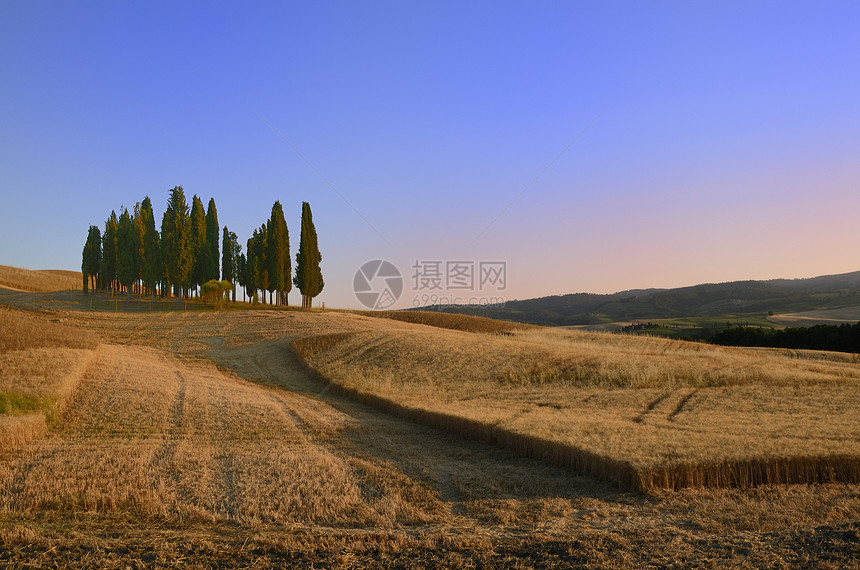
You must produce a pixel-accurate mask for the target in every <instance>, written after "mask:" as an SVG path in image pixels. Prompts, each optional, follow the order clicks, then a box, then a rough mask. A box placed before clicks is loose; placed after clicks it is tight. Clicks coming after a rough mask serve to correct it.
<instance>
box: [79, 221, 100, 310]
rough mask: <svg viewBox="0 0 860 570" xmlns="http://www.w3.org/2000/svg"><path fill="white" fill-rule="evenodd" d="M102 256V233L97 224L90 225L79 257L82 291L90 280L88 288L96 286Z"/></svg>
mask: <svg viewBox="0 0 860 570" xmlns="http://www.w3.org/2000/svg"><path fill="white" fill-rule="evenodd" d="M101 256H102V233H101V231H100V230H99V228H98V226H90V229H89V232H88V233H87V242H86V244H85V245H84V252H83V256H82V259H81V273H83V274H84V293H86V292H87V285H88V282H89V281H92V284H91V285H90V287H89V288H90V289H96V288H97V287H98V275H99V263H100V261H101Z"/></svg>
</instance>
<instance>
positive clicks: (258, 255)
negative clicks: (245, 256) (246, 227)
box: [254, 224, 271, 305]
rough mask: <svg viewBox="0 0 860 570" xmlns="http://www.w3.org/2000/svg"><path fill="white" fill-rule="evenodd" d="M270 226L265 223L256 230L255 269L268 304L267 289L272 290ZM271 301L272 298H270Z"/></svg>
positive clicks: (258, 284)
mask: <svg viewBox="0 0 860 570" xmlns="http://www.w3.org/2000/svg"><path fill="white" fill-rule="evenodd" d="M268 234H269V232H268V228H267V227H266V224H263V225H262V226H260V227H259V229H257V230H254V270H255V274H256V279H257V288H258V289H259V290H260V292H261V293H262V294H263V304H264V305H265V304H266V291H271V289H270V288H269V281H270V279H271V278H270V276H269V260H268V258H267V253H268V252H267V251H266V250H267V246H268V241H269V237H268ZM270 301H271V299H270Z"/></svg>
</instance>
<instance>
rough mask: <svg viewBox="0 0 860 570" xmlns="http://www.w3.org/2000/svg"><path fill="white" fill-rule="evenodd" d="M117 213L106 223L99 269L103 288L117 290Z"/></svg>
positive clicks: (113, 213)
mask: <svg viewBox="0 0 860 570" xmlns="http://www.w3.org/2000/svg"><path fill="white" fill-rule="evenodd" d="M116 230H117V221H116V212H114V211H111V213H110V217H109V218H108V219H107V221H106V222H105V233H104V234H102V260H101V266H100V267H99V277H100V279H101V282H102V288H105V289H111V290H114V289H116V286H115V283H114V281H116Z"/></svg>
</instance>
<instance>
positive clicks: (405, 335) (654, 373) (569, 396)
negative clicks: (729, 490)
mask: <svg viewBox="0 0 860 570" xmlns="http://www.w3.org/2000/svg"><path fill="white" fill-rule="evenodd" d="M293 344H294V346H295V348H296V349H297V350H298V351H299V353H300V354H302V355H303V356H305V357H306V358H307V359H308V361H309V362H310V363H311V364H312V365H313V366H314V367H315V368H316V369H318V370H320V372H321V373H322V374H323V375H324V376H325V377H326V378H329V379H331V380H333V381H334V382H335V383H336V384H337V385H338V386H341V387H343V388H344V389H345V390H346V391H347V392H349V393H351V394H353V395H354V396H355V397H359V398H363V399H364V400H365V401H368V402H370V403H372V404H374V405H377V406H381V407H384V408H386V409H389V410H391V411H395V412H397V413H400V414H403V415H406V416H408V417H410V418H413V419H417V420H420V421H424V422H427V423H430V424H432V425H436V426H439V427H448V428H450V429H454V430H455V431H458V432H460V433H463V434H465V435H468V436H469V437H474V438H478V439H481V440H486V441H495V442H500V443H503V444H505V445H507V446H509V447H511V448H514V449H516V450H518V451H520V452H522V453H525V454H528V455H531V456H537V457H543V458H549V459H551V460H553V461H555V462H557V463H560V464H563V465H568V466H571V467H574V468H577V469H581V470H585V471H588V472H591V473H593V474H596V475H598V476H601V477H605V478H608V479H612V480H615V481H617V482H619V483H621V484H623V485H625V486H628V487H631V488H635V489H640V490H653V489H656V488H680V487H685V486H716V487H719V486H735V485H755V484H762V483H775V482H813V481H827V480H842V481H860V456H858V450H860V415H858V414H857V413H856V410H857V409H860V365H858V364H856V363H854V362H853V361H851V359H850V358H835V357H833V355H818V354H812V355H807V353H798V352H792V353H790V354H787V353H784V351H746V350H739V349H730V348H724V347H713V346H708V345H701V344H695V343H685V342H679V341H671V340H662V339H653V338H647V337H634V338H630V337H620V336H613V335H605V334H600V333H580V332H576V331H558V330H547V329H544V330H526V331H517V332H516V333H514V336H513V337H496V336H488V335H478V336H475V335H470V334H466V333H452V332H442V331H439V332H436V331H432V330H419V329H415V330H411V331H404V330H398V331H393V332H391V331H371V332H364V333H352V334H337V335H326V336H323V337H321V338H318V339H299V340H296V341H294V343H293ZM807 356H812V358H808V357H807Z"/></svg>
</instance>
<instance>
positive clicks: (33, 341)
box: [0, 308, 98, 450]
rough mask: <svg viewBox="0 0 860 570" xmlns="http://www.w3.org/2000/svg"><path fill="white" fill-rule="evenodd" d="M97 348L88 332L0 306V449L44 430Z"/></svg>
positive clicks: (28, 438) (95, 339) (24, 440)
mask: <svg viewBox="0 0 860 570" xmlns="http://www.w3.org/2000/svg"><path fill="white" fill-rule="evenodd" d="M97 346H98V337H97V336H96V335H94V334H93V333H91V332H87V331H81V330H76V329H72V328H69V327H64V326H61V325H58V324H53V323H49V322H46V321H45V320H44V319H40V318H37V317H34V316H30V315H27V314H25V313H22V312H20V311H12V310H9V309H5V308H0V450H9V449H13V448H16V447H18V446H20V445H22V444H23V443H25V442H27V441H29V440H30V439H32V438H35V437H40V436H41V435H43V434H44V433H45V429H46V425H47V422H49V421H50V420H51V419H52V417H53V415H54V413H55V412H56V411H57V410H58V409H59V408H60V407H62V405H63V404H64V402H65V401H66V399H67V398H68V397H69V396H70V395H71V394H72V392H73V391H74V389H75V387H76V386H77V384H78V382H79V381H80V379H81V376H82V375H83V373H84V370H85V369H86V367H87V366H88V364H89V362H90V361H91V360H92V358H93V355H94V349H95V348H96V347H97Z"/></svg>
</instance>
